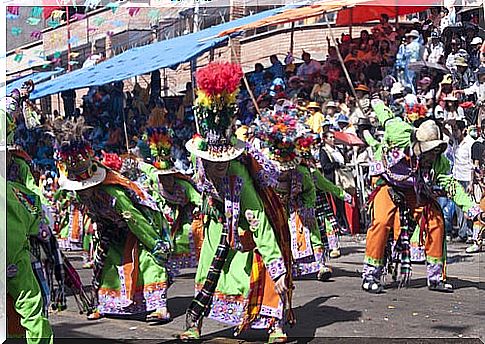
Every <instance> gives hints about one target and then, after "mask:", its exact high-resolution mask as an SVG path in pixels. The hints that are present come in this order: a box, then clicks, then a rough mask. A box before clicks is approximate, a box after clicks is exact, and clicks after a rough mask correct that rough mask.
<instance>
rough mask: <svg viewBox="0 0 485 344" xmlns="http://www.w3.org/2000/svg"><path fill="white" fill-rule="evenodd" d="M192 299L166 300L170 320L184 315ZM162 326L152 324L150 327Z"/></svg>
mask: <svg viewBox="0 0 485 344" xmlns="http://www.w3.org/2000/svg"><path fill="white" fill-rule="evenodd" d="M192 299H193V297H190V296H177V297H172V298H169V299H168V300H167V307H168V310H169V312H170V316H171V318H172V319H175V318H178V317H179V316H183V315H185V311H186V310H187V308H188V307H189V305H190V302H191V301H192ZM159 325H164V324H163V323H152V324H150V326H159Z"/></svg>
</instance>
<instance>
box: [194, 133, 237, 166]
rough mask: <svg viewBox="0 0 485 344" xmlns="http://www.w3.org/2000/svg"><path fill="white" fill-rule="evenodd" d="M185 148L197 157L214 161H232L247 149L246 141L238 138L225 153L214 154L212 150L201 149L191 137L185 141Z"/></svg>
mask: <svg viewBox="0 0 485 344" xmlns="http://www.w3.org/2000/svg"><path fill="white" fill-rule="evenodd" d="M185 148H186V149H187V150H188V151H189V152H190V153H192V154H194V155H195V156H196V157H198V158H201V159H202V160H207V161H212V162H226V161H231V160H234V159H236V158H237V157H239V156H240V155H241V154H242V153H243V152H244V150H245V149H246V143H245V142H244V141H241V140H239V139H238V140H237V141H236V144H235V145H232V146H231V148H230V149H229V150H227V151H226V152H224V153H221V154H218V155H217V156H216V155H214V154H213V153H212V152H211V151H210V150H206V151H203V150H200V149H198V148H197V144H196V143H195V142H194V139H190V140H189V141H187V143H185Z"/></svg>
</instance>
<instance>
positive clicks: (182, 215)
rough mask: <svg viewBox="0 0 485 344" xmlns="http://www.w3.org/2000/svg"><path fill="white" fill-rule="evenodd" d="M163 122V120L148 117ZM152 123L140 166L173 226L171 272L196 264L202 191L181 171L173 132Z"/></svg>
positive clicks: (146, 135)
mask: <svg viewBox="0 0 485 344" xmlns="http://www.w3.org/2000/svg"><path fill="white" fill-rule="evenodd" d="M149 122H160V121H149ZM159 125H160V126H159V127H149V128H147V132H146V134H145V135H144V138H145V140H146V142H147V146H148V147H149V148H150V153H151V154H150V158H149V159H147V160H148V162H149V163H146V162H140V163H139V167H140V169H141V171H142V172H143V173H144V174H145V175H146V177H147V178H146V179H145V182H144V186H146V187H147V189H148V190H149V192H150V194H151V195H152V196H153V198H154V199H155V201H156V202H157V204H158V206H159V208H160V210H161V211H162V214H163V216H164V218H165V220H167V222H168V224H169V226H170V236H171V240H172V243H173V251H172V252H171V255H170V258H169V264H168V268H169V271H170V274H171V275H172V276H176V275H178V274H179V273H180V269H184V268H192V267H196V266H197V260H198V255H199V253H200V252H199V251H200V247H198V246H199V245H197V244H196V243H198V242H200V241H201V238H200V234H201V230H200V226H199V225H198V224H200V221H198V217H199V216H198V214H199V212H200V194H199V192H198V191H197V190H196V188H195V185H194V183H193V182H192V180H191V179H190V178H189V177H187V176H185V175H183V174H181V173H180V172H179V171H178V170H177V169H176V168H175V166H174V162H173V158H172V156H173V154H172V149H173V132H172V130H171V129H170V128H168V127H166V126H162V124H159Z"/></svg>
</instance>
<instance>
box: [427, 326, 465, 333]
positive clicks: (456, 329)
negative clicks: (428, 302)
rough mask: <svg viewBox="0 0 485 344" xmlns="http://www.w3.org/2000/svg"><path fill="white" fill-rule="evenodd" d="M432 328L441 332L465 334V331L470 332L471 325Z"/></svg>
mask: <svg viewBox="0 0 485 344" xmlns="http://www.w3.org/2000/svg"><path fill="white" fill-rule="evenodd" d="M431 328H433V329H436V330H440V331H446V332H450V333H454V334H456V333H458V334H460V333H463V332H464V331H466V330H468V329H469V328H470V326H469V325H464V326H453V325H436V326H431Z"/></svg>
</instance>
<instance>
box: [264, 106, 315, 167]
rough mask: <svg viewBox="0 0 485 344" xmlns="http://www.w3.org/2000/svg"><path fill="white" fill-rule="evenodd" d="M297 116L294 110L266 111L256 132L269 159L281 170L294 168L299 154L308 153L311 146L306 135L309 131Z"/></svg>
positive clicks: (296, 111)
mask: <svg viewBox="0 0 485 344" xmlns="http://www.w3.org/2000/svg"><path fill="white" fill-rule="evenodd" d="M297 115H298V110H297V109H296V108H293V109H288V110H285V111H278V112H274V111H267V112H266V113H264V114H263V115H262V118H261V123H260V126H259V127H258V128H257V131H256V134H257V135H258V137H259V138H260V139H261V141H263V146H265V151H266V153H267V155H268V156H269V158H270V159H271V160H273V161H275V162H276V163H277V164H278V165H279V167H280V169H283V170H284V169H289V168H292V167H294V166H296V165H297V164H298V162H299V157H300V152H301V151H308V150H309V149H310V146H311V141H310V139H309V138H310V137H311V136H309V135H307V134H306V133H307V132H309V131H308V130H307V127H306V126H305V125H304V124H303V123H302V122H301V121H300V120H299V119H298V117H297Z"/></svg>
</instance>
